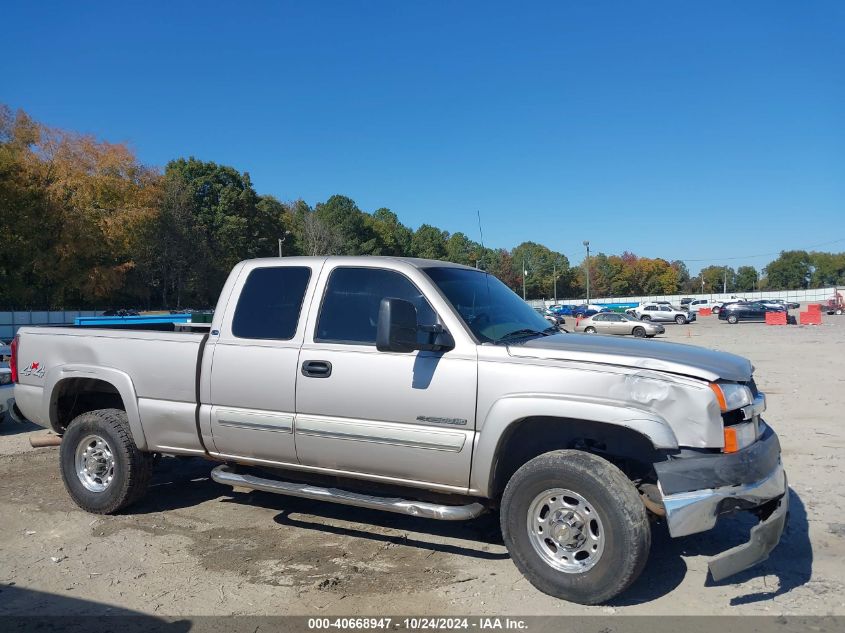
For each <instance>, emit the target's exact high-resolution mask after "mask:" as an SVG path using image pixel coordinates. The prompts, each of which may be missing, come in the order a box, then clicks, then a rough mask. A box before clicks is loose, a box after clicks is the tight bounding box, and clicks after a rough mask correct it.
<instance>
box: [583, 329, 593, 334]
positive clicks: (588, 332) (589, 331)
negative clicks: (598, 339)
mask: <svg viewBox="0 0 845 633" xmlns="http://www.w3.org/2000/svg"><path fill="white" fill-rule="evenodd" d="M584 331H585V332H586V333H587V334H595V333H596V328H594V327H587V328H584Z"/></svg>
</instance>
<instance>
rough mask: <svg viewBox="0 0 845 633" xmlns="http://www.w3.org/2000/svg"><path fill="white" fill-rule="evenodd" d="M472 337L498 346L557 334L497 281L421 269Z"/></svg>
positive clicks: (479, 274) (465, 272)
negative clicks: (521, 339)
mask: <svg viewBox="0 0 845 633" xmlns="http://www.w3.org/2000/svg"><path fill="white" fill-rule="evenodd" d="M423 272H425V274H427V275H428V276H429V277H430V278H431V280H432V281H433V282H434V283H435V284H436V285H437V287H438V288H439V289H440V291H441V292H442V293H443V294H444V295H445V297H446V299H447V300H448V301H449V303H451V304H452V307H454V308H455V310H456V311H457V312H458V314H460V315H461V318H462V319H463V320H464V323H466V324H467V326H468V327H469V329H470V330H472V332H473V334H475V336H476V337H477V338H478V339H479V340H480V341H482V342H494V343H501V342H505V341H512V340H517V339H519V338H523V337H528V336H537V335H541V334H550V333H553V332H556V331H557V328H555V327H554V326H552V327H549V322H548V321H546V319H544V318H543V317H542V316H540V315H539V314H538V313H537V312H536V311H535V310H534V309H533V308H532V307H531V306H529V305H528V304H527V303H525V301H523V300H522V299H521V298H520V297H519V296H518V295H517V294H516V293H514V291H513V290H511V289H510V288H508V287H507V286H506V285H505V284H503V283H502V282H501V281H499V280H498V279H497V278H496V277H494V276H493V275H491V274H489V273H485V272H484V271H481V270H471V269H467V268H446V267H443V268H424V269H423Z"/></svg>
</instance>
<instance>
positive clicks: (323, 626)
mask: <svg viewBox="0 0 845 633" xmlns="http://www.w3.org/2000/svg"><path fill="white" fill-rule="evenodd" d="M527 628H528V625H527V623H526V621H525V620H523V619H520V618H498V617H492V618H491V617H474V618H461V617H410V618H409V617H405V618H389V617H371V618H364V617H360V618H342V617H340V618H308V629H309V630H330V629H335V630H374V629H393V630H397V629H398V630H410V631H426V630H427V631H453V630H464V631H467V630H472V629H477V630H482V631H488V630H511V631H522V630H526V629H527Z"/></svg>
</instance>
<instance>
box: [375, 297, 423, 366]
mask: <svg viewBox="0 0 845 633" xmlns="http://www.w3.org/2000/svg"><path fill="white" fill-rule="evenodd" d="M417 328H418V324H417V309H416V308H415V307H414V304H413V303H411V302H410V301H405V300H403V299H395V298H393V297H385V298H384V299H382V300H381V304H380V305H379V310H378V328H377V330H376V349H377V350H378V351H380V352H402V353H407V352H413V351H414V350H415V349H418V347H419V346H418V344H417Z"/></svg>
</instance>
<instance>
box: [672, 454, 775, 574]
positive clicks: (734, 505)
mask: <svg viewBox="0 0 845 633" xmlns="http://www.w3.org/2000/svg"><path fill="white" fill-rule="evenodd" d="M661 494H662V490H661ZM767 503H769V504H771V505H772V509H771V511H770V513H769V515H768V516H766V517H764V518H763V520H762V521H760V523H759V524H757V525H756V526H755V527H754V528H752V530H751V538H750V540H749V541H748V542H747V543H743V544H742V545H738V546H737V547H734V548H732V549H730V550H728V551H726V552H723V553H721V554H719V555H718V556H716V557H715V558H714V559H712V560H711V561H710V563H709V568H710V574H711V576H712V577H713V580H716V581H718V580H722V579H723V578H727V577H728V576H732V575H733V574H736V573H737V572H740V571H742V570H744V569H748V568H749V567H752V566H753V565H756V564H757V563H759V562H761V561H763V560H765V559H767V558H768V557H769V553H770V552H771V551H772V550H773V549H774V548H775V546H777V544H778V542H779V541H780V536H781V534H782V533H783V529H784V525H785V524H786V516H787V511H788V504H789V487H788V486H787V480H786V472H785V471H784V469H783V465H782V464H781V462H780V460H778V463H777V466H776V467H775V469H774V470H773V471H772V472H771V473H770V474H769V475H768V476H767V477H765V478H763V479H761V480H760V481H757V482H754V483H750V484H744V485H739V486H724V487H721V488H712V489H708V490H694V491H691V492H682V493H679V494H673V495H665V496H664V497H663V504H664V507H665V508H666V522H667V523H668V525H669V534H670V535H672V536H673V537H678V536H686V535H688V534H696V533H697V532H704V531H706V530H710V529H712V528H713V527H714V526H715V525H716V521H717V520H718V518H719V515H720V514H723V513H725V512H730V511H732V510H754V509H757V508H760V507H761V506H764V505H766V504H767Z"/></svg>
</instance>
